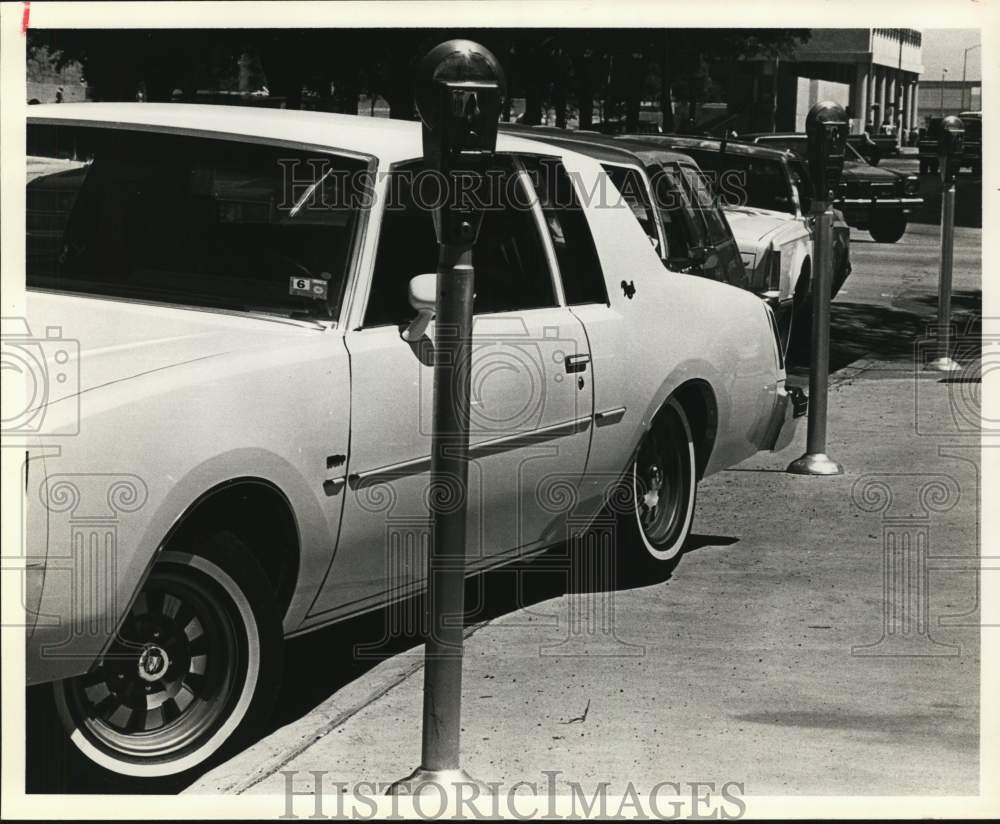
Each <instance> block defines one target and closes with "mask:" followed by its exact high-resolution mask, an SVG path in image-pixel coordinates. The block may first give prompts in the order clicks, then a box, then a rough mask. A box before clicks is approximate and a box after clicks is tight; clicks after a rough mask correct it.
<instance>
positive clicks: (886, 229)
mask: <svg viewBox="0 0 1000 824" xmlns="http://www.w3.org/2000/svg"><path fill="white" fill-rule="evenodd" d="M905 232H906V215H904V214H903V213H902V212H891V213H889V214H885V215H874V216H873V217H872V219H871V221H870V222H869V226H868V233H869V234H870V235H871V236H872V239H873V240H874V241H875V242H876V243H895V242H896V241H897V240H899V239H900V238H901V237H902V236H903V235H904V234H905Z"/></svg>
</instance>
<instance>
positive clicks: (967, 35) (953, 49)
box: [921, 29, 983, 80]
mask: <svg viewBox="0 0 1000 824" xmlns="http://www.w3.org/2000/svg"><path fill="white" fill-rule="evenodd" d="M923 35H924V36H923V40H922V44H923V50H922V61H923V64H924V72H923V74H922V75H921V78H923V79H924V80H940V79H941V69H947V70H948V74H947V75H945V79H946V80H961V79H962V53H963V52H964V51H965V49H967V48H968V47H969V46H975V45H978V44H979V43H980V42H981V40H980V30H979V29H923ZM982 52H983V50H982V48H978V49H973V50H972V51H970V52H969V63H968V69H967V71H966V74H965V76H966V79H968V80H979V79H981V78H982V72H981V69H980V61H981V59H982V58H981V55H982Z"/></svg>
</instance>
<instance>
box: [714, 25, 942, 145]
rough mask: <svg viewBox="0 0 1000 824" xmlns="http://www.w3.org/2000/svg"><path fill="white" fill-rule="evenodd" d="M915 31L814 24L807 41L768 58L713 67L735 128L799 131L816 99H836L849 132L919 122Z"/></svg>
mask: <svg viewBox="0 0 1000 824" xmlns="http://www.w3.org/2000/svg"><path fill="white" fill-rule="evenodd" d="M921 40H922V35H921V32H920V31H919V30H917V29H813V30H812V36H811V37H810V38H809V40H808V42H806V43H804V44H802V45H801V46H799V47H797V48H796V49H795V50H794V52H793V53H792V54H790V55H786V56H785V57H783V58H778V59H774V60H770V59H760V58H758V59H751V60H748V61H741V62H740V63H738V64H730V65H729V66H727V67H720V69H719V73H718V75H717V76H716V80H717V81H719V82H722V83H723V84H724V85H725V86H726V91H727V94H726V99H727V102H728V106H729V111H730V113H732V114H733V115H736V116H737V117H738V123H739V127H738V131H748V132H749V131H801V129H802V125H803V123H804V120H805V113H806V112H807V111H808V110H809V107H810V106H811V105H812V104H813V103H815V102H816V101H817V100H819V99H832V100H835V101H837V102H839V103H841V104H843V105H844V106H845V107H846V108H847V110H848V115H849V117H850V120H851V132H852V133H855V134H857V133H860V132H863V131H864V130H865V129H869V130H871V131H873V132H878V131H880V130H882V127H883V125H886V126H891V127H892V128H893V130H894V131H895V132H896V133H899V132H900V131H909V130H912V129H914V128H916V127H917V126H919V125H921V124H920V123H919V121H918V114H919V106H920V102H919V101H920V94H919V87H920V74H921V72H922V71H923V66H922V65H921Z"/></svg>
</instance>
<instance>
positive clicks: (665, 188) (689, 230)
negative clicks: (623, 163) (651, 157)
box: [651, 163, 704, 259]
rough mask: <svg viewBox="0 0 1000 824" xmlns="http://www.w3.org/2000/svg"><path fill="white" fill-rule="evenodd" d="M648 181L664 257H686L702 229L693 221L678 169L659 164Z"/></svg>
mask: <svg viewBox="0 0 1000 824" xmlns="http://www.w3.org/2000/svg"><path fill="white" fill-rule="evenodd" d="M651 180H652V183H653V196H654V197H655V198H656V207H657V210H658V211H659V213H660V222H661V223H662V225H663V234H664V236H665V237H666V239H667V251H668V255H667V257H668V258H671V259H677V258H683V257H688V256H690V254H691V249H692V248H693V247H695V246H699V245H700V244H701V239H700V238H699V237H698V234H699V233H703V232H704V228H703V224H702V223H701V221H700V219H696V218H695V217H694V212H695V208H694V204H693V203H692V202H691V193H690V192H688V191H687V189H686V188H685V187H684V185H683V184H682V183H681V172H680V169H679V168H678V166H677V164H676V163H662V164H658V165H657V167H656V170H655V172H654V173H653V174H652V175H651Z"/></svg>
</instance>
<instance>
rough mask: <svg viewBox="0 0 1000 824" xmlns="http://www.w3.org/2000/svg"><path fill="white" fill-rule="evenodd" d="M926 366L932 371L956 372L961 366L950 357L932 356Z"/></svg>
mask: <svg viewBox="0 0 1000 824" xmlns="http://www.w3.org/2000/svg"><path fill="white" fill-rule="evenodd" d="M927 368H928V369H930V370H932V371H934V372H957V371H958V370H959V369H961V368H962V367H961V366H959V365H958V364H957V363H956V362H955V361H953V360H952V359H951V358H934V360H932V361H931V362H930V363H928V364H927Z"/></svg>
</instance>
